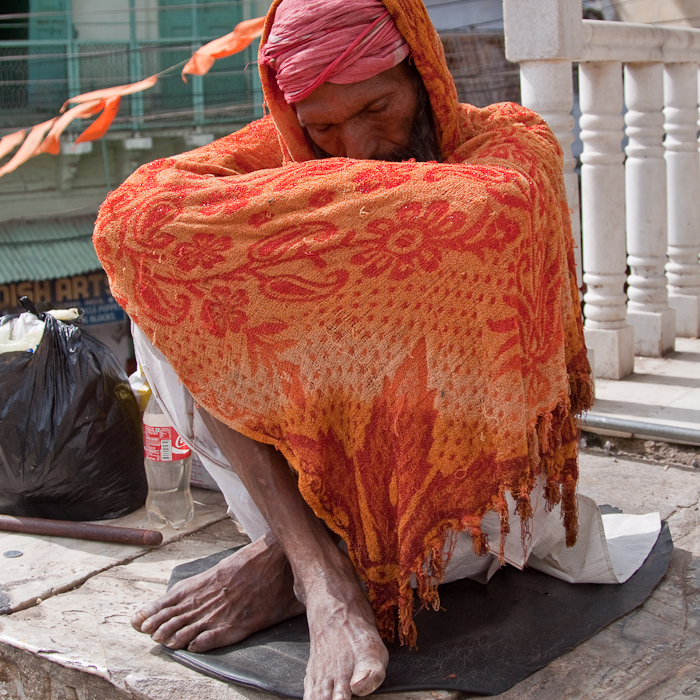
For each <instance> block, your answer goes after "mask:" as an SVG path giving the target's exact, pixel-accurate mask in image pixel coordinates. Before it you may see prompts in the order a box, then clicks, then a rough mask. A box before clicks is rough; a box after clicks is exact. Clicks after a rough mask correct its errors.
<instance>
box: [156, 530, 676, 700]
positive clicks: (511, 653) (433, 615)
mask: <svg viewBox="0 0 700 700" xmlns="http://www.w3.org/2000/svg"><path fill="white" fill-rule="evenodd" d="M672 550H673V543H672V541H671V534H670V532H669V529H668V525H667V524H665V523H664V525H663V528H662V530H661V534H660V535H659V538H658V540H657V542H656V545H655V546H654V548H653V550H652V551H651V554H650V555H649V557H648V558H647V560H646V562H645V563H644V564H643V565H642V567H641V568H640V569H639V571H637V573H635V574H634V576H632V577H631V578H630V579H629V580H628V581H627V582H626V583H623V584H620V585H596V584H575V585H572V584H569V583H565V582H563V581H559V580H558V579H555V578H552V577H551V576H547V575H545V574H543V573H540V572H539V571H535V570H533V569H526V570H525V571H522V572H521V571H517V570H516V569H514V568H512V567H510V566H506V567H503V568H502V569H501V570H499V571H498V572H497V573H496V575H495V576H494V577H493V578H492V579H491V581H489V583H488V584H487V585H482V584H479V583H476V582H474V581H470V580H467V579H464V580H461V581H455V582H454V583H449V584H446V585H444V586H440V601H441V604H442V608H443V610H441V611H439V612H433V611H428V610H422V611H420V612H419V613H418V614H417V615H416V624H417V626H418V649H417V650H415V651H411V650H409V649H407V648H406V647H400V646H398V645H395V646H392V647H390V648H389V652H390V660H389V666H388V668H387V675H386V680H385V681H384V684H383V685H382V686H381V688H380V689H379V690H378V691H377V692H390V691H408V690H441V689H445V690H460V691H463V692H465V693H468V694H471V695H497V694H498V693H502V692H504V691H506V690H508V688H511V687H512V686H513V685H515V684H516V683H518V682H519V681H521V680H523V679H524V678H526V677H527V676H529V675H530V674H531V673H534V672H535V671H537V670H538V669H540V668H542V667H543V666H546V665H547V664H548V663H550V662H551V661H553V660H554V659H556V658H557V657H559V656H561V655H563V654H565V653H566V652H567V651H569V650H571V649H573V648H574V647H575V646H576V645H577V644H580V643H581V642H583V641H585V640H586V639H589V638H590V637H592V636H593V635H594V634H595V633H596V632H598V631H599V630H600V629H602V628H603V627H605V626H606V625H608V624H610V623H611V622H612V621H613V620H616V619H617V618H618V617H621V616H622V615H625V614H626V613H628V612H630V611H632V610H634V609H635V608H637V607H639V606H640V605H641V604H642V603H643V602H644V601H645V600H646V599H647V598H648V597H649V595H650V594H651V592H652V591H653V590H654V587H655V586H656V585H657V584H658V583H659V581H660V580H661V578H662V577H663V575H664V573H665V572H666V569H667V567H668V562H669V559H670V557H671V552H672ZM233 551H235V550H228V551H226V552H221V553H219V554H215V555H213V556H210V557H206V558H205V559H199V560H197V561H194V562H190V563H188V564H183V565H181V566H178V567H176V568H175V569H174V570H173V574H172V577H171V580H170V584H169V585H171V586H172V585H173V584H174V583H175V582H177V581H179V580H181V579H184V578H187V577H189V576H192V575H194V574H196V573H199V572H200V571H204V570H205V569H207V568H210V567H211V566H213V565H214V564H216V563H217V562H218V561H220V560H221V559H223V558H224V557H226V556H228V555H229V554H231V553H232V552H233ZM163 649H164V650H165V651H166V652H167V653H168V654H169V655H170V656H172V658H174V659H175V660H177V661H179V662H180V663H181V664H184V665H185V666H188V667H190V668H192V669H195V670H197V671H200V672H201V673H205V674H207V675H209V676H213V677H214V678H218V679H220V680H226V681H231V682H234V683H241V684H244V685H248V686H254V687H256V688H259V689H262V690H266V691H270V692H272V693H276V694H279V695H284V696H289V697H295V698H300V697H302V695H303V681H304V672H305V669H306V662H307V660H308V658H309V633H308V628H307V624H306V617H305V616H304V615H300V616H299V617H295V618H293V619H291V620H288V621H286V622H283V623H280V624H278V625H275V626H274V627H270V628H268V629H266V630H263V631H261V632H258V633H256V634H254V635H252V636H251V637H249V638H248V639H246V640H244V641H243V642H240V643H239V644H235V645H233V646H229V647H224V648H222V649H216V650H213V651H210V652H207V653H205V654H193V653H190V652H187V651H172V650H170V649H167V648H166V647H163Z"/></svg>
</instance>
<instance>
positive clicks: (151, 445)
mask: <svg viewBox="0 0 700 700" xmlns="http://www.w3.org/2000/svg"><path fill="white" fill-rule="evenodd" d="M143 451H144V455H145V457H146V459H150V460H152V461H154V462H172V461H174V460H178V459H186V458H187V457H189V456H190V455H191V454H192V452H190V448H189V447H187V445H186V444H185V441H184V440H183V439H182V438H181V437H180V436H179V435H178V434H177V430H175V428H171V427H167V428H165V427H163V428H155V427H153V426H151V425H144V426H143Z"/></svg>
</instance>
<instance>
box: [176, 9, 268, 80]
mask: <svg viewBox="0 0 700 700" xmlns="http://www.w3.org/2000/svg"><path fill="white" fill-rule="evenodd" d="M264 24H265V18H264V17H257V18H256V19H248V20H245V21H244V22H241V23H240V24H237V25H236V28H235V29H234V30H233V31H232V32H231V33H229V34H226V36H222V37H220V38H219V39H214V41H210V42H209V43H208V44H205V45H204V46H202V47H201V48H199V49H197V51H195V53H194V54H193V56H192V58H190V60H189V61H188V62H187V64H186V65H185V67H184V68H183V69H182V79H183V80H184V81H185V82H187V78H185V75H205V74H206V73H208V72H209V69H210V68H211V67H212V66H213V65H214V62H215V61H216V60H217V59H219V58H226V56H232V55H233V54H235V53H239V52H240V51H243V49H245V48H246V47H247V46H249V45H250V44H251V43H252V42H253V41H254V40H255V39H257V38H258V37H259V36H260V35H261V34H262V31H263V25H264Z"/></svg>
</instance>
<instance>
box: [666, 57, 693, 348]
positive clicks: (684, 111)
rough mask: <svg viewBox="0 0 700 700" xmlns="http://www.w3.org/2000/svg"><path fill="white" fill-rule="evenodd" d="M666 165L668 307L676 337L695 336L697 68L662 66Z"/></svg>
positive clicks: (690, 65)
mask: <svg viewBox="0 0 700 700" xmlns="http://www.w3.org/2000/svg"><path fill="white" fill-rule="evenodd" d="M665 68H666V69H665V76H664V93H665V103H666V107H665V108H664V114H665V115H666V165H667V170H668V202H669V207H668V258H669V261H668V263H667V265H666V271H667V273H668V291H669V297H668V301H669V304H670V305H671V306H672V307H673V308H674V309H675V310H676V333H677V335H679V336H682V337H686V338H694V337H697V336H698V334H700V265H699V264H698V254H699V253H700V163H699V161H698V142H697V130H698V124H697V122H698V67H697V64H695V63H668V64H666V67H665Z"/></svg>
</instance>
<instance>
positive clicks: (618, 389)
mask: <svg viewBox="0 0 700 700" xmlns="http://www.w3.org/2000/svg"><path fill="white" fill-rule="evenodd" d="M595 390H596V391H595V393H596V402H595V406H594V407H593V411H592V412H593V413H596V414H600V415H609V416H615V417H617V418H628V419H630V420H634V421H642V422H651V423H660V424H662V425H663V424H666V425H677V426H681V427H685V428H694V429H696V430H698V429H700V340H698V339H690V338H676V351H675V352H672V353H669V354H668V355H666V356H665V357H663V358H655V357H637V358H635V362H634V374H632V375H631V376H629V377H626V378H625V379H624V380H623V381H621V382H617V381H613V380H612V379H597V380H596V387H595Z"/></svg>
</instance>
